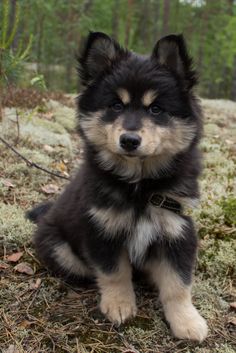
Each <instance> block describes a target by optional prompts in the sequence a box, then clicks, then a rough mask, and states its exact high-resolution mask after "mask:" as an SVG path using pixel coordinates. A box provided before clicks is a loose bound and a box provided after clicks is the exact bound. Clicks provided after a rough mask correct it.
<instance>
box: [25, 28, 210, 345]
mask: <svg viewBox="0 0 236 353" xmlns="http://www.w3.org/2000/svg"><path fill="white" fill-rule="evenodd" d="M79 65H80V66H79V73H80V77H81V80H82V83H83V85H84V90H83V92H82V94H81V95H80V97H79V99H78V120H79V122H78V131H79V134H80V136H81V138H82V140H83V142H84V149H85V158H84V163H83V165H82V166H81V167H80V169H79V171H78V174H77V175H76V176H75V177H74V179H73V180H72V181H71V182H70V184H69V185H68V186H67V188H66V189H65V191H64V192H63V194H62V195H61V196H60V197H59V198H58V199H57V200H56V202H55V203H54V204H52V205H46V206H45V208H44V206H43V205H40V206H39V207H36V209H34V210H32V211H31V212H29V217H31V219H35V220H36V221H37V223H38V230H37V231H36V234H35V235H34V243H35V247H36V250H37V254H38V256H39V258H40V259H41V260H42V261H43V263H44V264H46V265H47V266H48V268H49V269H51V270H52V271H53V272H54V273H55V274H57V275H61V276H64V277H73V276H74V278H78V279H79V278H81V277H91V278H95V279H96V281H97V284H98V287H99V290H100V293H101V302H100V308H101V311H102V313H103V314H105V315H106V316H107V317H108V318H109V320H110V321H112V322H113V323H117V324H120V323H122V322H124V321H125V320H127V319H129V318H131V317H133V316H135V315H136V312H137V307H136V303H135V293H134V289H133V284H132V269H134V268H136V269H140V270H142V271H143V272H144V273H146V274H147V276H148V277H149V278H150V279H151V280H152V282H153V283H154V284H155V285H156V286H157V287H158V288H159V292H160V300H161V302H162V305H163V308H164V312H165V316H166V319H167V320H168V322H169V323H170V326H171V329H172V331H173V333H174V335H175V336H176V337H178V338H188V339H193V340H198V341H202V340H203V339H204V338H206V336H207V325H206V322H205V320H204V319H203V318H202V317H201V316H200V315H199V313H198V311H197V310H196V309H195V307H194V306H193V304H192V302H191V284H192V272H193V269H194V263H195V258H196V250H197V236H196V232H195V230H194V225H193V222H192V220H191V218H190V217H187V216H185V215H184V213H183V209H184V207H185V206H191V205H193V204H195V202H196V201H197V199H198V197H199V193H198V183H197V178H198V176H199V173H200V157H199V152H198V148H197V145H198V142H199V138H200V135H201V125H202V124H201V112H200V108H199V106H198V102H197V100H196V98H195V96H194V94H193V87H194V86H195V84H196V77H195V72H194V71H193V70H192V67H191V59H190V57H189V56H188V53H187V51H186V47H185V43H184V40H183V37H182V36H179V35H170V36H167V37H165V38H163V39H161V40H160V41H158V42H157V44H156V45H155V47H154V50H153V52H152V54H151V56H149V57H144V56H140V55H137V54H135V53H132V52H130V51H127V50H124V49H123V48H121V47H120V46H119V45H118V44H117V43H116V42H115V41H114V40H112V39H111V38H110V37H108V36H107V35H105V34H103V33H91V34H90V35H89V37H88V40H87V43H86V45H85V48H84V50H83V52H82V55H81V57H80V59H79Z"/></svg>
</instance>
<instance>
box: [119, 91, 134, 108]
mask: <svg viewBox="0 0 236 353" xmlns="http://www.w3.org/2000/svg"><path fill="white" fill-rule="evenodd" d="M117 94H118V96H119V98H120V100H121V101H122V103H123V104H124V105H126V104H129V103H130V102H131V97H130V94H129V92H128V91H127V89H125V88H119V89H118V90H117Z"/></svg>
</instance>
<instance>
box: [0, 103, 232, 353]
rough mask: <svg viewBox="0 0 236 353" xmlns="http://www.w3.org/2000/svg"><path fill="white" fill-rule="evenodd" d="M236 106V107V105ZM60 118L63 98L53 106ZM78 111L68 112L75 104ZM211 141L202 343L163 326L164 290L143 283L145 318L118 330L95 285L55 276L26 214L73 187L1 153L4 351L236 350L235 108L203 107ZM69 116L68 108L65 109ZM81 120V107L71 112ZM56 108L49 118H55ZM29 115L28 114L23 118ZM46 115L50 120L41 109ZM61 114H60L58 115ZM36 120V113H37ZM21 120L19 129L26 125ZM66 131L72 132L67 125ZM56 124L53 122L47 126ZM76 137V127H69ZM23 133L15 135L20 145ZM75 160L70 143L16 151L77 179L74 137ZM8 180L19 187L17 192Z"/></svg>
mask: <svg viewBox="0 0 236 353" xmlns="http://www.w3.org/2000/svg"><path fill="white" fill-rule="evenodd" d="M232 107H233V108H232ZM47 109H49V111H50V112H52V111H53V113H54V115H56V116H57V114H59V115H60V112H58V107H55V102H54V103H53V104H52V106H48V108H47ZM68 109H69V108H68ZM204 109H205V112H206V131H207V136H206V138H205V139H204V141H203V143H202V149H203V151H204V153H205V165H206V169H205V171H204V175H203V177H202V182H201V185H202V192H203V197H202V203H201V205H200V207H199V208H198V209H197V210H196V211H194V217H195V219H197V224H198V227H199V232H200V235H201V249H200V253H199V263H198V268H197V275H196V283H195V285H194V302H195V304H196V306H197V307H198V308H199V310H200V311H201V313H202V314H203V316H205V317H206V319H207V320H208V324H209V327H210V334H209V337H208V338H207V340H206V341H205V342H204V343H202V344H196V343H189V342H188V341H180V340H176V339H174V338H173V337H172V335H171V333H170V331H169V329H168V327H167V324H166V322H165V320H164V316H163V311H162V309H161V307H160V304H159V303H158V300H157V293H156V292H155V291H153V290H152V289H151V288H149V287H147V286H146V284H144V283H139V282H137V283H136V292H137V302H138V308H139V311H138V316H137V317H136V318H135V319H134V320H133V321H132V322H130V323H128V324H126V325H124V326H122V327H120V328H119V329H117V328H115V327H113V326H112V325H111V324H110V323H108V322H107V321H105V319H104V318H103V317H102V316H101V314H100V313H99V310H98V308H97V304H98V301H99V296H98V293H97V290H96V288H95V287H93V286H92V285H87V286H81V288H71V287H70V286H69V285H66V284H64V283H62V282H61V281H59V280H58V279H55V278H53V277H51V276H50V275H49V274H48V273H47V271H46V270H45V269H43V268H42V267H41V265H40V264H39V262H38V260H37V259H36V258H35V256H34V250H33V248H32V245H31V239H30V234H31V233H32V231H33V226H32V225H31V224H30V223H29V222H27V221H26V220H25V219H24V212H25V210H26V209H28V208H29V207H31V206H32V205H33V204H34V203H37V202H38V201H40V200H43V199H45V198H47V197H51V195H45V193H44V192H43V191H42V186H45V185H47V184H49V183H52V184H56V185H57V186H59V189H61V188H62V187H63V185H64V183H65V182H64V181H63V180H60V179H56V178H53V177H51V176H50V175H47V174H44V173H43V172H41V171H38V170H34V169H31V168H29V167H28V166H26V165H25V164H24V163H23V162H22V161H20V160H19V159H17V157H15V156H14V155H13V154H12V152H10V151H9V150H7V149H6V148H5V147H3V146H2V145H1V147H0V148H1V156H0V197H1V202H0V214H1V218H0V242H1V244H2V247H1V253H0V255H1V258H0V271H1V283H0V313H1V321H0V347H1V349H2V352H4V353H19V352H20V353H23V352H24V353H26V352H27V353H30V352H32V353H36V352H40V353H45V352H50V353H51V352H56V353H65V352H68V353H88V352H89V353H92V352H93V353H103V352H104V353H118V352H123V353H124V352H126V353H137V352H140V353H141V352H142V353H154V352H155V353H172V352H175V353H183V352H185V353H210V352H212V353H233V352H235V349H236V335H235V332H236V330H235V328H236V326H235V325H234V324H233V323H232V322H233V320H232V318H233V317H235V312H234V311H233V309H232V308H230V303H232V302H235V301H236V290H235V274H236V269H235V263H236V261H235V259H236V240H235V235H236V231H235V212H234V210H235V199H234V194H235V189H234V187H235V186H234V184H233V179H234V170H235V150H234V145H233V143H232V141H233V136H234V135H233V130H232V129H233V126H234V125H233V124H235V119H236V113H235V112H236V107H235V104H234V105H233V106H232V104H231V103H228V102H218V101H217V102H212V101H204ZM65 112H66V111H64V113H65ZM67 112H68V114H72V112H73V111H67ZM46 113H47V111H45V112H44V114H46ZM22 114H23V115H24V114H25V113H24V112H22ZM33 114H35V115H37V119H42V120H44V119H47V118H48V115H47V114H46V115H40V113H39V110H35V111H34V113H33ZM55 118H56V117H55ZM32 119H34V116H33V117H32ZM27 123H28V122H27V119H26V120H25V119H24V117H23V118H22V119H21V121H20V124H21V125H22V127H23V125H24V124H27ZM57 123H58V124H62V125H61V127H62V129H61V130H60V129H59V133H61V134H62V136H63V134H65V133H67V132H65V131H64V130H65V129H67V128H66V127H65V125H63V122H61V123H59V122H58V121H57ZM45 126H47V128H48V126H49V125H48V124H46V125H45ZM68 131H69V128H68ZM15 137H16V130H15V129H10V130H9V131H8V132H7V138H8V140H10V142H12V143H13V144H14V143H15ZM70 139H71V143H72V146H73V154H72V155H71V154H70V153H68V150H67V148H66V147H63V146H60V145H58V144H53V143H52V144H51V146H50V147H51V148H48V147H45V145H44V144H42V143H40V141H39V140H37V139H34V140H31V139H30V138H29V136H25V135H20V139H19V143H18V145H17V148H18V149H19V150H20V151H21V152H22V153H24V154H25V155H27V157H28V158H30V159H32V160H34V161H36V162H38V163H41V164H42V165H44V166H46V167H48V168H52V169H56V170H58V171H60V172H66V173H69V174H70V173H71V172H72V170H73V168H74V166H75V165H76V164H78V161H79V160H78V159H79V152H78V149H77V146H78V141H77V138H76V137H74V136H71V137H70ZM6 180H7V181H8V182H9V181H10V182H11V183H12V185H13V186H9V184H8V183H6ZM18 251H22V252H23V256H22V257H21V259H20V260H19V261H18V263H19V262H26V263H28V264H29V266H30V267H31V268H32V269H33V271H34V274H33V275H27V274H23V273H19V272H17V271H16V270H15V269H14V267H15V265H16V263H12V262H9V261H8V260H7V256H8V255H9V254H11V253H14V252H18Z"/></svg>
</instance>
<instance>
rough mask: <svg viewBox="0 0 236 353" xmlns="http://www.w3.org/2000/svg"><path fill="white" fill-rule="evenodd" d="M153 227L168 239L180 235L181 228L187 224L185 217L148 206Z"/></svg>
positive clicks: (181, 232)
mask: <svg viewBox="0 0 236 353" xmlns="http://www.w3.org/2000/svg"><path fill="white" fill-rule="evenodd" d="M148 211H149V215H150V219H151V222H152V224H153V227H154V228H155V229H156V231H157V232H159V233H164V236H166V237H168V238H170V239H177V238H179V237H181V236H182V234H183V228H184V227H185V226H186V225H187V223H186V221H185V219H183V218H182V217H181V216H180V215H178V214H176V213H174V212H172V211H169V210H166V209H164V208H159V207H155V206H149V207H148Z"/></svg>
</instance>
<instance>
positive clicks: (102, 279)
mask: <svg viewBox="0 0 236 353" xmlns="http://www.w3.org/2000/svg"><path fill="white" fill-rule="evenodd" d="M97 283H98V286H99V289H100V292H101V302H100V309H101V312H102V313H103V314H104V315H105V316H107V318H108V319H109V320H110V321H111V322H112V323H114V324H116V325H120V324H121V323H123V322H125V321H126V320H128V319H129V318H132V317H134V316H135V315H136V312H137V308H136V303H135V293H134V289H133V284H132V268H131V265H130V262H129V259H128V256H127V254H125V253H123V254H121V255H120V258H119V261H118V265H117V267H116V268H115V269H114V270H110V271H109V272H104V271H101V270H99V271H97Z"/></svg>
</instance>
